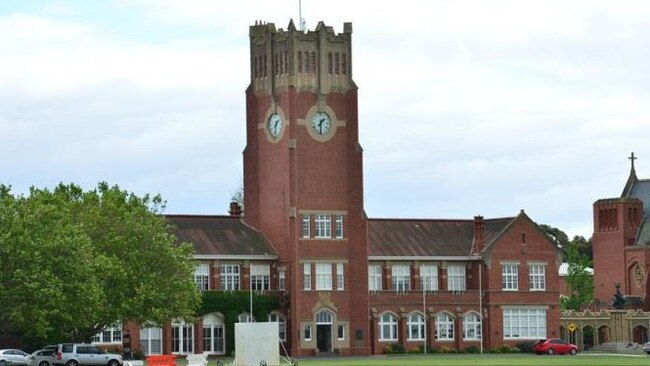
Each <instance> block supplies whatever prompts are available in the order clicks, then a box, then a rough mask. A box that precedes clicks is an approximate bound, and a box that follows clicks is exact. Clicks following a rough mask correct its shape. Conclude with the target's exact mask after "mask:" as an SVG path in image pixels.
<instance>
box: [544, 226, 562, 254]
mask: <svg viewBox="0 0 650 366" xmlns="http://www.w3.org/2000/svg"><path fill="white" fill-rule="evenodd" d="M539 228H540V229H542V231H543V232H544V233H545V234H546V236H548V237H549V238H550V239H551V241H553V243H555V245H557V247H558V248H562V249H565V250H566V247H567V246H568V245H569V237H568V236H567V234H565V233H564V231H562V230H560V229H558V228H556V227H552V226H548V225H544V224H541V225H539Z"/></svg>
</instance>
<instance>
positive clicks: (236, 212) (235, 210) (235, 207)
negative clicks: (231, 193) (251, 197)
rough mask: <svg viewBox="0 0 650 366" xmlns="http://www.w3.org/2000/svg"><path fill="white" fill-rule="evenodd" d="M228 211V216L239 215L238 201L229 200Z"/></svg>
mask: <svg viewBox="0 0 650 366" xmlns="http://www.w3.org/2000/svg"><path fill="white" fill-rule="evenodd" d="M228 213H229V214H230V216H237V217H239V216H241V206H240V205H239V203H237V202H235V201H233V202H230V210H228Z"/></svg>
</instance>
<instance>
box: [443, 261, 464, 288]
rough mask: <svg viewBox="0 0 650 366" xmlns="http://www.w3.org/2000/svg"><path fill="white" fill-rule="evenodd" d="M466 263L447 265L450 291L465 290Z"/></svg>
mask: <svg viewBox="0 0 650 366" xmlns="http://www.w3.org/2000/svg"><path fill="white" fill-rule="evenodd" d="M465 288H466V285H465V265H463V264H452V265H449V266H447V289H448V290H449V291H454V292H458V291H465Z"/></svg>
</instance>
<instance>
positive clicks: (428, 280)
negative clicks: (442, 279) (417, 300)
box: [420, 263, 438, 291]
mask: <svg viewBox="0 0 650 366" xmlns="http://www.w3.org/2000/svg"><path fill="white" fill-rule="evenodd" d="M420 288H421V289H424V290H425V291H438V266H436V265H433V264H428V263H425V264H420Z"/></svg>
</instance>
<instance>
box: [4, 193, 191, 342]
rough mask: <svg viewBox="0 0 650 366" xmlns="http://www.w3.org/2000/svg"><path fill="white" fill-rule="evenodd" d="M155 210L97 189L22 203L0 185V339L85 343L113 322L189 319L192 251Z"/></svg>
mask: <svg viewBox="0 0 650 366" xmlns="http://www.w3.org/2000/svg"><path fill="white" fill-rule="evenodd" d="M163 209H164V202H163V201H162V199H161V198H160V196H149V195H145V196H143V197H138V196H136V195H134V194H133V193H129V192H126V191H123V190H121V189H120V188H119V187H117V186H112V187H111V186H109V185H108V184H106V183H100V184H98V186H97V188H95V189H93V190H90V191H84V190H83V189H81V188H80V187H79V186H76V185H74V184H70V185H63V184H60V185H59V186H57V187H55V188H54V189H53V190H48V189H36V188H31V189H30V192H29V194H28V195H26V196H23V195H19V196H15V195H13V194H12V193H11V190H10V188H9V187H7V186H2V185H0V299H3V301H0V332H1V333H11V332H13V333H16V332H18V333H19V334H22V335H23V336H24V337H27V338H32V339H34V338H38V339H44V340H48V341H57V340H80V341H88V340H90V338H91V337H92V336H93V335H94V334H96V333H97V332H99V331H100V330H102V329H103V328H105V327H107V326H110V325H112V324H114V323H116V322H123V321H127V320H135V321H139V322H144V321H150V322H154V323H158V324H162V323H164V322H167V321H169V320H171V319H176V318H182V319H187V320H191V319H192V317H193V315H194V311H195V309H196V308H197V307H198V305H199V304H200V295H199V293H198V292H197V290H196V287H195V285H194V282H193V273H194V265H193V264H192V248H191V245H189V244H186V243H183V244H178V243H177V238H176V237H175V235H174V229H173V228H172V227H171V226H170V224H169V222H168V221H167V220H166V219H165V218H164V217H163V216H162V215H161V212H162V210H163Z"/></svg>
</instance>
